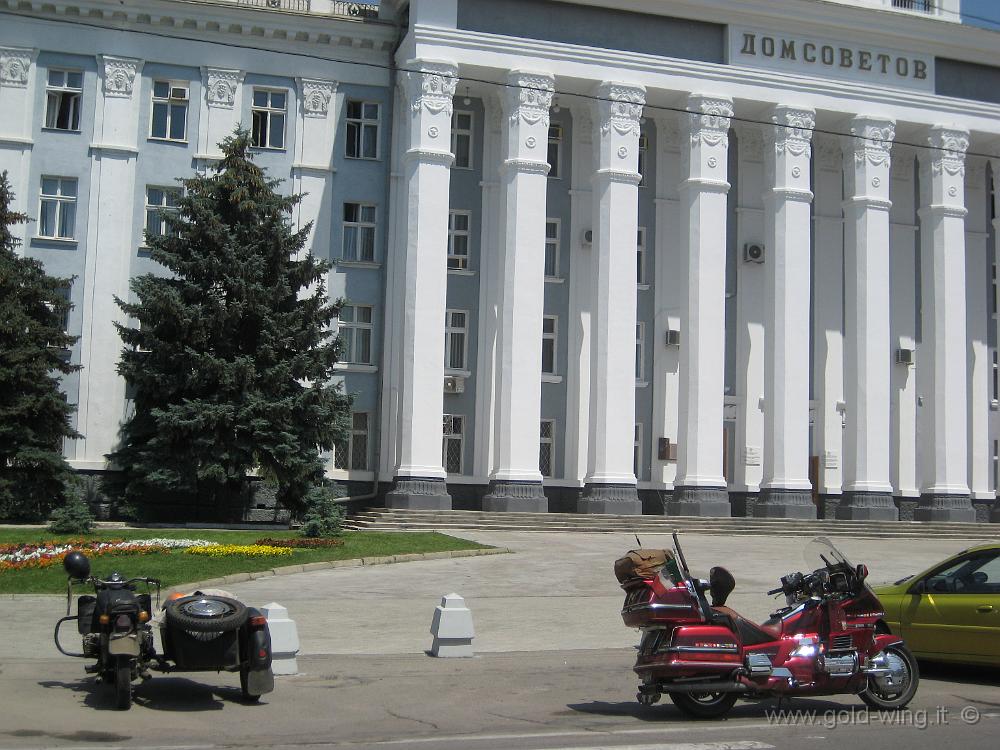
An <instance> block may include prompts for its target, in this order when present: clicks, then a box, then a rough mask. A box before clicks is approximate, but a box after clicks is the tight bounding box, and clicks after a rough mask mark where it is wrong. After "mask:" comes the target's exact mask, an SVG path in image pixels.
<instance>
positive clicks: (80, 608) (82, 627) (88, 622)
mask: <svg viewBox="0 0 1000 750" xmlns="http://www.w3.org/2000/svg"><path fill="white" fill-rule="evenodd" d="M96 607H97V597H96V596H91V595H90V594H84V595H83V596H81V597H79V598H78V599H77V600H76V615H77V617H76V629H77V631H78V632H79V633H80V635H86V634H87V633H94V632H96V631H97V628H95V627H94V609H95V608H96Z"/></svg>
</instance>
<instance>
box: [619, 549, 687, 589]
mask: <svg viewBox="0 0 1000 750" xmlns="http://www.w3.org/2000/svg"><path fill="white" fill-rule="evenodd" d="M673 558H674V555H673V553H672V552H670V551H669V550H665V549H632V550H629V551H628V553H627V554H626V555H625V557H619V558H618V559H617V560H615V577H616V578H617V579H618V582H619V583H625V582H626V581H629V580H632V579H634V578H653V577H654V576H655V575H656V574H657V573H659V572H660V570H661V569H662V568H663V567H664V566H665V565H666V564H667V561H668V560H672V559H673Z"/></svg>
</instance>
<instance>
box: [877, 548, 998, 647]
mask: <svg viewBox="0 0 1000 750" xmlns="http://www.w3.org/2000/svg"><path fill="white" fill-rule="evenodd" d="M875 593H876V594H878V597H879V599H881V600H882V605H883V606H884V607H885V624H886V625H887V626H888V628H889V629H890V630H891V631H892V633H893V634H895V635H899V636H901V637H902V638H903V640H904V641H906V645H907V646H909V648H910V650H911V651H912V652H913V653H914V654H915V655H916V656H918V657H921V658H924V659H930V660H932V661H949V662H961V663H963V664H985V665H991V666H1000V544H997V543H992V544H983V545H980V546H978V547H971V548H969V549H967V550H963V551H962V552H959V553H958V554H957V555H952V556H951V557H949V558H948V559H947V560H944V561H943V562H940V563H938V564H937V565H935V566H934V567H932V568H929V569H927V570H925V571H924V572H923V573H920V574H918V575H915V576H908V577H907V578H903V579H902V580H899V581H896V583H894V584H892V585H891V586H876V587H875Z"/></svg>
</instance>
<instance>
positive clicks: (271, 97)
mask: <svg viewBox="0 0 1000 750" xmlns="http://www.w3.org/2000/svg"><path fill="white" fill-rule="evenodd" d="M287 106H288V92H287V91H273V90H271V89H254V90H253V106H252V107H251V108H250V115H251V118H252V120H253V123H252V128H251V133H250V142H251V144H252V145H253V146H254V148H275V149H282V148H284V147H285V110H286V108H287Z"/></svg>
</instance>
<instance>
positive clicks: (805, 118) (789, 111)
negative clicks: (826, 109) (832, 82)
mask: <svg viewBox="0 0 1000 750" xmlns="http://www.w3.org/2000/svg"><path fill="white" fill-rule="evenodd" d="M771 122H773V123H774V127H773V128H771V129H770V132H769V134H768V135H769V140H773V142H774V150H775V153H777V154H783V153H785V151H787V152H788V153H789V154H791V155H792V156H802V155H804V154H808V152H809V142H810V141H811V140H812V134H813V129H814V128H815V127H816V112H815V110H812V109H805V108H798V107H789V106H786V105H783V104H779V105H777V106H776V107H775V108H774V112H773V113H772V115H771Z"/></svg>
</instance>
